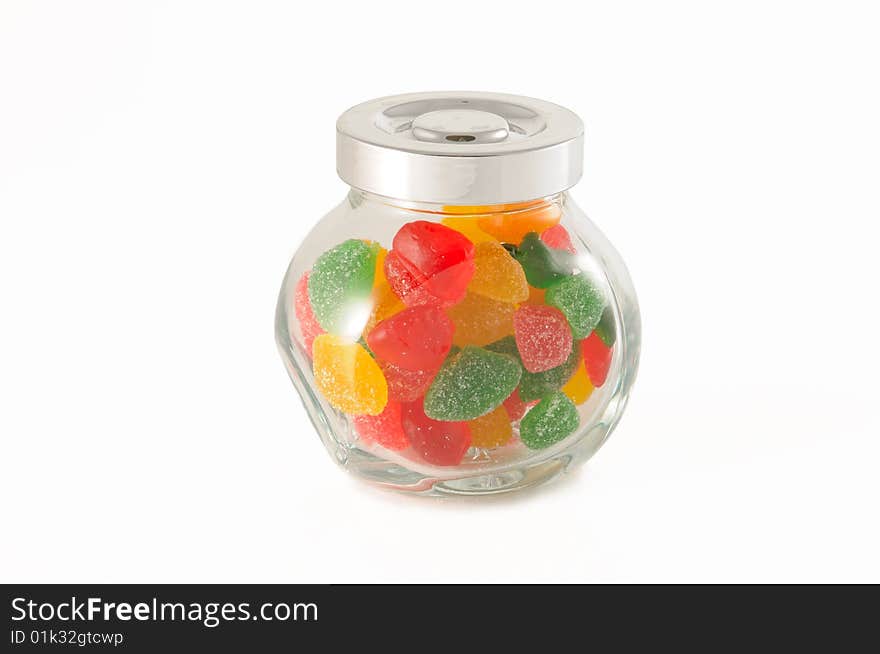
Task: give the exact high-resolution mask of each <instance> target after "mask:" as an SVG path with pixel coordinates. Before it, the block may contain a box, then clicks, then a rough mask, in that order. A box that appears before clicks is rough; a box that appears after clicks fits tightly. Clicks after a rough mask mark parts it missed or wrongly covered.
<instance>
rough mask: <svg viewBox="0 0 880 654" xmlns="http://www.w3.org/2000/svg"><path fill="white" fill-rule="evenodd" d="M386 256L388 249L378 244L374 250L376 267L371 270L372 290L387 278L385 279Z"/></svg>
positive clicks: (386, 281)
mask: <svg viewBox="0 0 880 654" xmlns="http://www.w3.org/2000/svg"><path fill="white" fill-rule="evenodd" d="M387 256H388V250H386V249H385V248H383V247H382V246H381V245H379V246H378V250H377V251H376V267H375V268H374V272H373V290H374V291H375V290H376V289H377V288H378V287H379V286H381V285H383V284H387V283H388V280H386V279H385V257H387Z"/></svg>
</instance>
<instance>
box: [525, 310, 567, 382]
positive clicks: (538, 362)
mask: <svg viewBox="0 0 880 654" xmlns="http://www.w3.org/2000/svg"><path fill="white" fill-rule="evenodd" d="M513 329H514V334H515V336H516V349H517V350H518V351H519V357H520V361H522V365H523V368H525V369H526V370H527V371H529V372H544V371H545V370H550V369H551V368H555V367H556V366H561V365H562V364H563V363H565V360H566V359H568V357H569V355H570V354H571V346H572V342H573V340H572V337H571V329H570V328H569V326H568V321H567V320H566V319H565V316H564V315H562V312H561V311H560V310H559V309H555V308H554V307H548V306H532V305H528V304H526V305H523V306H521V307H520V308H519V309H517V310H516V313H514V314H513Z"/></svg>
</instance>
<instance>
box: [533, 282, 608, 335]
mask: <svg viewBox="0 0 880 654" xmlns="http://www.w3.org/2000/svg"><path fill="white" fill-rule="evenodd" d="M545 299H546V300H547V304H549V305H551V306H554V307H556V308H557V309H559V310H560V311H562V313H564V314H565V317H566V318H567V319H568V324H569V325H570V326H571V333H572V334H573V335H574V337H575V338H577V339H581V338H586V337H587V336H589V334H590V332H591V331H593V328H594V327H596V325H598V324H599V319H600V318H601V317H602V310H603V309H604V308H605V296H604V295H603V294H602V291H601V290H599V289H598V288H597V287H596V286H594V285H593V284H592V283H591V282H590V281H589V280H588V279H587V278H586V276H585V275H583V274H578V275H573V276H572V277H566V278H565V279H563V280H561V281H559V282H557V283H555V284H553V285H552V286H551V287H549V288H548V289H547V293H546V295H545Z"/></svg>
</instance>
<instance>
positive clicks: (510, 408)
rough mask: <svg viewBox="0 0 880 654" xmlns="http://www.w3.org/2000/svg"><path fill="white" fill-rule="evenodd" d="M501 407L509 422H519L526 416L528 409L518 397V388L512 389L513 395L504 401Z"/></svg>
mask: <svg viewBox="0 0 880 654" xmlns="http://www.w3.org/2000/svg"><path fill="white" fill-rule="evenodd" d="M503 406H504V408H505V410H506V411H507V415H508V416H510V420H511V422H516V421H517V420H520V419H521V418H522V417H523V416H524V415H525V414H526V409H528V408H529V405H528V404H526V403H525V402H523V401H522V398H521V397H520V396H519V387H516V388H514V389H513V393H511V394H510V395H509V396H508V397H507V399H506V400H504V402H503Z"/></svg>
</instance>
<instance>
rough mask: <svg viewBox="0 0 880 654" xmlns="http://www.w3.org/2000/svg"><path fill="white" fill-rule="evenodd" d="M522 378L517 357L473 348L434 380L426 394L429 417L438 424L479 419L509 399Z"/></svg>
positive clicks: (450, 360) (444, 369) (465, 350)
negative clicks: (441, 421)
mask: <svg viewBox="0 0 880 654" xmlns="http://www.w3.org/2000/svg"><path fill="white" fill-rule="evenodd" d="M521 374H522V367H521V366H520V364H519V362H518V361H516V360H515V359H514V358H513V357H511V356H508V355H505V354H498V353H496V352H490V351H489V350H484V349H483V348H479V347H474V346H472V345H469V346H467V347H465V348H464V349H462V351H461V352H459V353H458V354H456V355H455V356H454V357H452V358H450V359H448V360H447V361H446V363H444V364H443V367H442V368H440V371H439V372H438V373H437V376H436V377H434V381H433V382H432V384H431V387H430V388H429V389H428V392H427V393H426V394H425V414H426V415H427V416H428V417H430V418H433V419H434V420H473V419H474V418H479V417H480V416H482V415H485V414H487V413H488V412H489V411H491V410H492V409H494V408H495V407H497V406H499V405H500V404H501V403H502V402H503V401H504V400H505V399H507V397H508V396H509V395H510V394H511V393H512V392H513V389H514V388H516V385H517V383H519V379H520V376H521Z"/></svg>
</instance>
